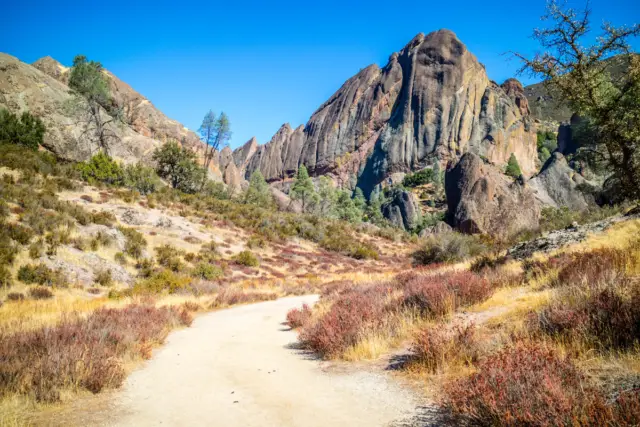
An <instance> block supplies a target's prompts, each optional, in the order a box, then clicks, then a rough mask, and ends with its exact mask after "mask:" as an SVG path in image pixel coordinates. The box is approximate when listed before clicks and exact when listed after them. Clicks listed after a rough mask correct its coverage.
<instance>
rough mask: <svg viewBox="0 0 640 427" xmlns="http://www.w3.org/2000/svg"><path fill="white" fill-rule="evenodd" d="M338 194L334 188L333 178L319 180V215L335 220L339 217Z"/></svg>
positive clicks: (324, 177) (323, 177) (322, 177)
mask: <svg viewBox="0 0 640 427" xmlns="http://www.w3.org/2000/svg"><path fill="white" fill-rule="evenodd" d="M337 200H338V194H337V192H336V189H335V188H334V186H333V183H332V181H331V178H329V177H326V176H321V177H320V178H319V179H318V204H317V209H316V211H317V213H318V215H320V216H321V217H323V218H335V217H336V216H337V214H336V212H335V209H336V202H337Z"/></svg>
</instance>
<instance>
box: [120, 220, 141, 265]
mask: <svg viewBox="0 0 640 427" xmlns="http://www.w3.org/2000/svg"><path fill="white" fill-rule="evenodd" d="M118 230H120V232H121V233H122V234H124V237H125V239H126V241H125V244H124V252H125V253H126V254H127V255H129V256H131V257H133V258H136V259H138V258H140V257H142V253H143V251H144V248H146V247H147V241H146V240H145V238H144V235H143V234H142V233H140V232H139V231H137V230H136V229H134V228H129V227H118Z"/></svg>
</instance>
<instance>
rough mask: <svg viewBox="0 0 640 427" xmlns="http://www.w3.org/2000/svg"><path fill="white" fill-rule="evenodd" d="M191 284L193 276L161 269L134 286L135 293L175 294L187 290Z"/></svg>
mask: <svg viewBox="0 0 640 427" xmlns="http://www.w3.org/2000/svg"><path fill="white" fill-rule="evenodd" d="M189 285H191V278H190V277H189V276H185V275H182V274H178V273H175V272H173V271H171V270H161V271H160V272H157V273H153V274H151V276H150V277H149V278H147V279H144V280H142V281H139V282H136V284H135V285H134V286H133V293H134V294H163V293H167V294H175V293H177V292H181V291H187V290H188V289H189Z"/></svg>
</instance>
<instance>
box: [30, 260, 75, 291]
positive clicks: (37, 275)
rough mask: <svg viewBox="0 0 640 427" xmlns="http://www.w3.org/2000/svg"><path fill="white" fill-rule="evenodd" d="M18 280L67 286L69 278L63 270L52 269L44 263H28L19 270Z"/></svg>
mask: <svg viewBox="0 0 640 427" xmlns="http://www.w3.org/2000/svg"><path fill="white" fill-rule="evenodd" d="M18 280H20V281H21V282H23V283H26V284H32V283H37V284H38V285H45V286H57V287H65V286H67V284H68V283H67V279H66V276H65V275H64V273H63V272H62V271H61V270H52V269H50V268H49V267H47V266H46V265H44V264H37V265H31V264H26V265H23V266H21V267H20V269H19V270H18Z"/></svg>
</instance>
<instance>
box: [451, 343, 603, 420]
mask: <svg viewBox="0 0 640 427" xmlns="http://www.w3.org/2000/svg"><path fill="white" fill-rule="evenodd" d="M477 367H478V371H477V372H476V373H474V374H472V375H471V376H470V377H467V378H463V379H461V380H458V381H454V382H453V383H451V384H449V385H447V386H446V387H445V396H446V397H445V402H446V405H447V406H448V407H449V408H450V409H451V410H452V411H453V412H454V413H455V414H459V415H464V416H465V417H468V418H469V419H470V420H471V421H472V422H473V423H475V424H478V425H514V426H515V425H527V426H574V425H584V426H586V425H593V426H600V425H609V424H608V422H609V421H611V420H610V418H611V415H610V410H609V409H608V408H607V407H606V405H605V401H604V399H603V397H602V396H601V395H600V394H599V393H598V392H597V390H595V389H594V388H593V387H591V386H589V384H587V382H586V380H585V378H584V376H583V375H582V374H581V373H580V371H579V370H578V368H577V367H576V366H575V365H574V364H573V363H572V362H571V361H570V360H568V359H566V358H563V357H561V356H559V355H557V354H556V353H554V352H553V351H551V350H547V349H545V348H543V347H541V346H540V345H536V344H521V345H518V346H516V347H514V348H509V349H505V350H502V351H501V352H499V353H498V354H496V355H493V356H489V357H487V359H485V360H483V361H481V362H480V363H479V364H478V365H477Z"/></svg>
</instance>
